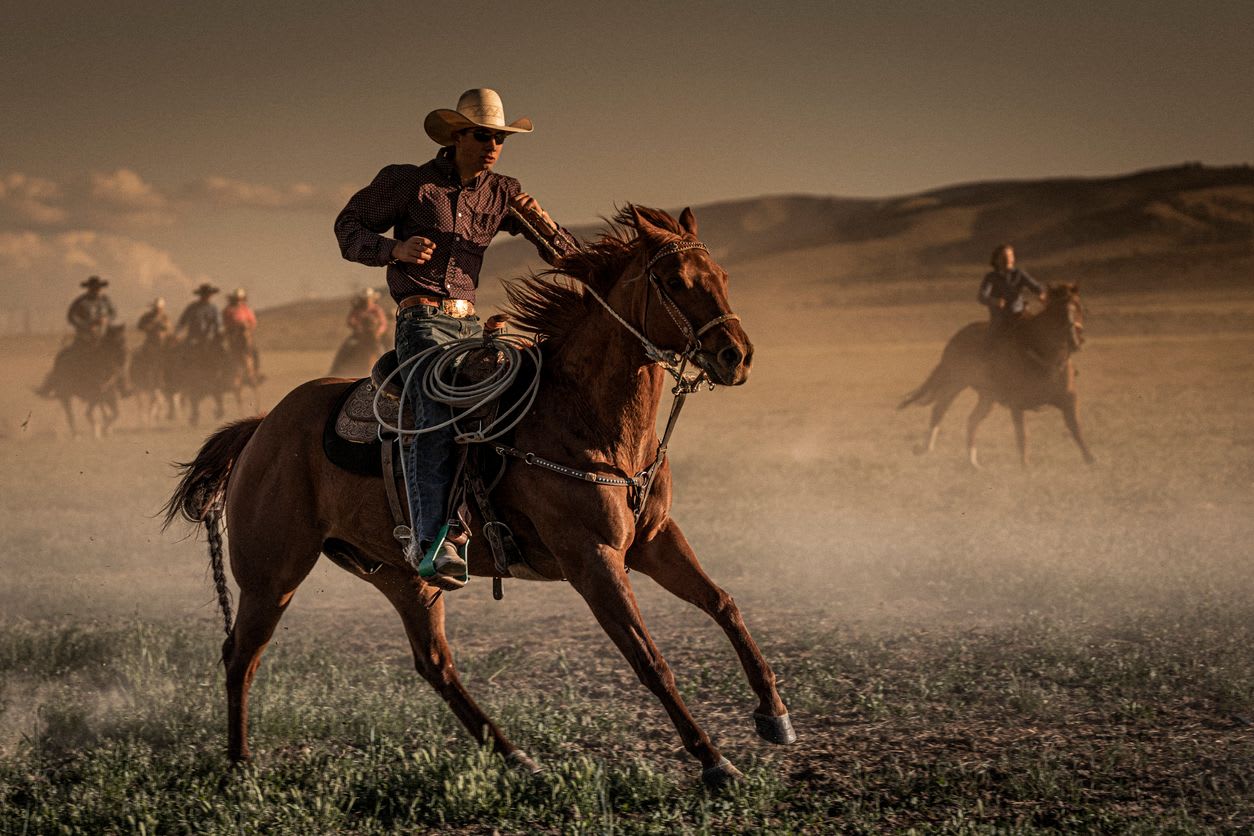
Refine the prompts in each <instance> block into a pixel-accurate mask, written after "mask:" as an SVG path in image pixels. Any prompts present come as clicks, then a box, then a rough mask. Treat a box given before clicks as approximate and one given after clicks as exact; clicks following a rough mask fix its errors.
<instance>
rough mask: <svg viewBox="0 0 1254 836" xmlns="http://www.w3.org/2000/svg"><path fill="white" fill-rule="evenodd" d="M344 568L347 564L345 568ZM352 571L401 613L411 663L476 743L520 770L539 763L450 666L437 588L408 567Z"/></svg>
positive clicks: (442, 611) (451, 656)
mask: <svg viewBox="0 0 1254 836" xmlns="http://www.w3.org/2000/svg"><path fill="white" fill-rule="evenodd" d="M346 568H347V567H346ZM350 571H353V572H354V574H356V575H357V576H358V577H361V578H364V579H365V580H367V581H369V582H370V583H371V584H372V585H373V586H374V587H375V588H376V589H378V590H379V591H380V592H382V593H383V595H384V596H385V597H386V598H387V599H388V601H389V602H391V604H392V606H393V607H394V608H395V609H396V612H397V613H398V614H399V615H400V617H401V624H402V625H404V627H405V635H406V636H407V637H408V638H409V646H410V649H411V650H412V651H413V655H414V667H416V668H417V670H418V673H419V674H421V675H422V677H423V679H425V680H427V682H428V683H430V685H431V687H432V688H434V689H435V691H436V693H438V694H439V695H440V697H441V698H443V700H444V701H445V702H446V703H447V704H448V706H449V708H450V709H452V711H453V714H454V715H455V716H456V717H457V719H458V720H460V721H461V723H462V725H463V726H465V727H466V729H467V730H468V731H469V732H470V734H471V736H473V737H474V738H475V740H476V741H478V742H479V743H481V744H486V745H488V746H491V747H492V748H493V750H495V751H496V752H498V753H499V754H500V755H501V756H502V757H504V758H505V760H506V761H507V762H508V763H510V764H511V765H513V766H515V767H517V768H519V769H522V770H524V771H526V772H533V773H534V772H538V771H540V767H539V766H537V765H536V763H535V762H534V761H533V760H531V758H530V757H528V756H527V753H526V752H524V751H522V750H521V749H518V748H516V747H515V746H514V744H513V743H511V742H510V741H509V740H508V739H507V738H506V737H505V735H504V734H502V733H501V730H500V729H499V728H497V726H496V724H495V723H493V722H492V720H491V719H489V718H488V715H487V714H485V713H484V712H483V709H481V708H480V707H479V706H478V704H477V703H475V701H474V699H472V698H471V696H470V694H469V693H467V692H466V689H465V687H464V686H463V685H462V683H461V679H460V678H459V677H458V675H457V669H456V668H455V667H454V665H453V653H452V651H451V650H450V649H449V646H448V641H447V639H445V637H444V601H443V598H442V597H441V596H440V592H439V590H437V589H435V588H434V587H432V586H429V585H428V584H426V583H423V582H422V581H421V580H420V579H419V577H418V576H417V575H416V574H414V573H413V572H409V571H406V570H403V569H399V568H397V567H394V566H391V565H388V564H383V565H382V566H381V567H379V569H378V570H376V571H375V572H374V573H373V574H369V575H365V574H362V573H360V572H357V571H354V570H351V569H350Z"/></svg>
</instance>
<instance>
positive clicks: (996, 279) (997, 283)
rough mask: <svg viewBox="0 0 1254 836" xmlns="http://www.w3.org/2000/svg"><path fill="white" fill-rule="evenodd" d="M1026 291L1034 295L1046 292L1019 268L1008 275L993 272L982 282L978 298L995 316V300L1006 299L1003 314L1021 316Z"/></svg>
mask: <svg viewBox="0 0 1254 836" xmlns="http://www.w3.org/2000/svg"><path fill="white" fill-rule="evenodd" d="M1025 290H1029V291H1031V292H1032V293H1034V294H1041V293H1044V292H1045V288H1043V287H1042V286H1041V283H1040V282H1038V281H1037V280H1036V279H1034V278H1032V277H1031V276H1029V275H1028V274H1027V273H1025V272H1024V271H1022V270H1020V269H1018V268H1017V267H1016V268H1015V269H1013V270H1011V271H1010V272H1008V273H1001V272H999V271H997V270H993V271H991V272H990V273H989V274H988V275H987V276H985V277H984V281H982V282H980V292H979V294H978V296H977V298H978V299H979V300H980V304H982V305H987V306H988V307H990V308H992V309H993V310H994V313H995V314H996V313H997V303H996V302H995V301H994V300H997V299H1004V300H1006V307H1005V308H1003V309H1002V310H1003V312H1005V313H1011V314H1019V313H1023V307H1024V304H1023V291H1025Z"/></svg>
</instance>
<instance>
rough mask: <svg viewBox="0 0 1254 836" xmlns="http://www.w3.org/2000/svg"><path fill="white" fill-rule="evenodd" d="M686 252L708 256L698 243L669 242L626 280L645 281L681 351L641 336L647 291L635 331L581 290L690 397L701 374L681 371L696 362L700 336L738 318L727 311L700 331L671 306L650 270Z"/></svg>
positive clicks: (596, 296)
mask: <svg viewBox="0 0 1254 836" xmlns="http://www.w3.org/2000/svg"><path fill="white" fill-rule="evenodd" d="M688 250H701V251H702V252H704V253H709V251H710V248H709V247H707V246H706V245H705V244H702V243H701V242H700V241H672V242H671V243H669V244H665V245H663V246H662V247H660V248H659V249H658V250H657V251H656V252H654V253H653V255H652V256H650V257H649V260H648V261H646V262H645V265H644V269H643V270H642V271H641V273H640V275H639V276H636V277H635V278H633V279H628V280H627V282H634V281H638V280H639V279H641V278H644V279H647V280H648V282H649V287H650V288H651V289H652V290H654V291H655V292H656V293H657V297H658V300H659V301H660V302H661V305H662V310H664V311H666V315H667V316H668V317H670V320H671V322H673V323H674V324H675V327H676V328H677V329H678V330H679V333H680V334H681V335H682V336H683V337H684V340H685V346H684V349H683V351H673V350H671V349H666V348H661V347H659V346H658V345H657V344H656V343H654V342H653V341H652V340H650V339H649V338H648V337H647V336H645V334H644V331H643V328H644V327H646V323H647V322H648V321H649V299H650V297H651V294H649V293H648V292H647V291H646V293H645V296H644V314H643V315H642V316H641V328H636V327H635V326H634V325H632V324H631V323H630V322H628V321H627V320H626V319H624V318H623V316H622V315H621V314H619V313H618V311H616V310H614V309H613V308H612V307H610V303H609V302H607V301H605V299H604V297H602V296H601V294H599V293H597V292H596V291H595V290H593V289H592V287H590V286H589V285H584V290H586V291H587V292H588V293H590V294H591V295H592V298H593V299H596V300H597V301H598V302H600V303H601V306H602V307H603V308H605V310H606V311H607V312H608V313H609V315H610V316H612V317H614V319H616V320H618V322H619V323H620V324H621V325H622V326H623V327H624V328H626V329H627V330H628V331H630V332H631V333H632V335H633V336H635V338H636V339H637V340H639V341H640V344H641V345H642V346H643V347H644V353H645V356H646V357H648V358H649V360H651V361H652V362H654V363H657V364H658V365H660V366H661V367H662V368H664V369H665V370H666V371H667V372H668V373H669V374H670V375H671V377H673V378H675V383H676V385H677V387H678V388H681V389H684V390H686V393H688V394H690V393H692V392H695V391H696V390H697V389H698V388H699V387H700V386H701V384H702V383H703V382H707V381H708V377H707V375H706V373H705V371H701V372H700V373H699V374H697V375H696V376H695V377H692V378H689V377H685V376H684V370H685V367H686V366H687V364H688V363H689V362H692V363H694V364H695V363H696V356H697V352H699V351H700V350H701V337H702V336H704V335H705V333H706V332H707V331H709V330H710V329H712V328H716V327H718V326H719V325H722V324H723V323H724V322H739V321H740V317H739V315H737V314H734V313H732V312H730V311H729V312H727V313H725V314H721V315H719V316H716V317H714V318H713V319H711V320H710V321H709V322H707V323H705V324H704V325H702V326H701V327H700V328H694V327H693V325H692V322H691V320H689V319H688V317H687V316H686V315H685V314H684V312H683V310H682V309H681V308H680V307H679V305H678V304H676V303H675V300H674V299H672V298H671V295H670V294H669V293H667V292H666V289H665V288H663V287H662V282H661V280H660V279H659V278H658V277H657V273H655V272H654V271H653V268H654V267H655V266H656V265H657V263H658V262H659V261H661V260H662V259H664V258H667V257H668V256H672V255H678V254H679V253H682V252H686V251H688ZM709 386H710V388H711V389H713V388H714V384H713V382H709Z"/></svg>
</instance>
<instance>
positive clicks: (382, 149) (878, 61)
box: [0, 0, 1254, 327]
mask: <svg viewBox="0 0 1254 836" xmlns="http://www.w3.org/2000/svg"><path fill="white" fill-rule="evenodd" d="M315 6H317V8H315ZM1251 44H1254V3H1250V2H1248V0H1245V2H1212V3H1196V2H1191V3H1184V2H1128V3H1092V2H1083V3H1081V2H1074V3H1073V2H1051V3H1048V4H1042V3H1010V4H993V3H987V2H982V3H925V2H914V3H894V2H876V3H869V2H868V3H835V2H832V3H788V4H784V3H769V4H768V3H761V2H758V3H744V2H726V3H685V4H672V3H614V4H598V3H594V2H581V3H545V4H528V3H521V2H518V3H499V4H498V3H490V2H489V3H484V2H479V3H448V4H442V5H435V4H428V3H403V2H392V3H386V4H374V3H363V2H356V3H344V4H342V5H333V4H328V3H322V4H315V3H308V2H301V3H297V2H267V3H264V4H253V3H248V4H245V3H238V4H231V3H212V4H201V5H200V6H198V7H191V6H185V4H174V3H166V2H161V3H108V2H105V3H91V4H87V3H81V4H80V3H58V2H42V3H29V4H20V6H18V7H17V8H16V9H15V10H9V11H6V14H5V22H4V26H3V28H2V29H0V79H3V84H2V85H0V113H3V125H4V127H3V130H0V280H2V281H3V283H4V285H5V286H6V287H11V288H13V289H14V291H15V292H14V293H11V294H10V295H9V301H10V304H15V305H18V306H25V305H42V304H45V303H44V301H43V300H50V301H49V302H48V303H47V304H50V305H51V307H53V308H58V309H60V308H63V306H64V302H65V301H66V300H68V298H69V297H70V296H71V295H72V294H73V293H74V292H75V291H76V290H77V282H78V281H80V280H81V279H82V278H84V277H85V276H86V274H87V273H89V272H93V271H98V272H101V273H102V274H104V275H106V278H110V279H111V280H112V281H113V287H112V288H111V290H115V291H116V292H115V294H114V295H115V298H118V299H119V300H120V301H123V302H124V303H125V305H126V306H127V308H128V310H127V311H126V313H127V317H128V319H133V318H134V313H135V311H134V310H131V309H132V308H134V307H135V306H136V305H138V304H139V303H140V302H141V301H142V300H143V299H145V298H147V297H149V296H151V295H153V294H155V293H156V292H162V293H168V294H170V295H171V296H172V298H173V300H174V301H175V303H176V304H179V305H181V303H182V301H184V300H185V299H186V298H189V288H190V286H191V284H192V283H194V282H196V281H199V280H200V279H201V278H208V279H210V280H213V281H215V282H216V283H218V284H219V285H221V286H223V287H231V286H235V285H237V284H243V285H246V286H248V287H249V289H250V291H251V292H252V295H253V297H254V298H255V300H256V301H258V302H259V303H260V304H262V305H265V304H272V303H275V302H278V301H282V300H284V299H287V298H291V297H292V296H294V295H305V294H313V295H325V294H333V293H334V294H338V293H344V292H346V291H347V290H349V289H350V288H354V287H360V286H363V285H365V284H367V283H370V282H375V283H379V282H381V281H382V275H381V271H374V272H372V271H370V270H368V269H367V268H364V267H357V266H354V265H351V264H348V263H347V262H343V261H341V260H340V259H339V254H338V250H337V249H336V246H335V242H334V238H333V236H332V234H331V223H332V221H333V219H334V216H335V213H336V211H337V210H338V208H339V207H340V206H341V205H342V202H343V199H344V197H345V196H346V194H347V193H348V192H350V191H351V190H353V189H355V188H357V187H360V186H362V185H365V184H366V183H367V182H368V181H369V180H370V178H371V177H372V176H373V175H374V173H375V172H376V171H377V170H378V169H379V168H380V167H381V166H383V165H385V164H387V163H392V162H416V163H420V162H423V161H425V160H427V159H429V158H430V156H431V155H432V154H433V152H434V151H435V146H434V144H433V143H431V142H430V141H429V140H428V139H427V138H426V136H425V135H424V134H423V132H422V128H421V122H422V118H423V116H424V115H425V114H426V113H427V111H429V110H431V109H433V108H436V107H453V106H454V104H455V102H456V100H457V96H458V94H459V93H461V91H462V90H464V89H466V88H469V87H476V86H490V87H494V88H496V89H497V90H499V91H500V92H501V94H502V96H503V98H504V102H505V107H506V114H507V118H509V119H514V118H516V117H518V116H522V115H526V116H530V117H531V118H532V119H533V120H534V121H535V123H536V126H537V127H536V131H535V133H533V134H531V135H529V136H525V137H515V138H512V139H511V140H510V141H509V142H508V143H507V145H506V147H505V150H504V154H503V155H502V159H501V163H500V164H499V166H498V170H500V171H502V172H505V173H507V174H511V175H513V176H516V177H518V178H519V179H521V180H522V182H523V185H524V188H526V189H527V190H528V191H530V192H531V193H533V194H534V195H536V196H537V197H538V198H539V199H540V200H541V202H542V203H544V205H545V206H546V208H548V209H549V210H550V212H551V213H552V214H553V215H554V216H555V217H557V218H558V219H559V220H562V221H564V222H567V223H571V224H575V223H582V222H586V221H589V220H592V219H594V218H596V217H597V216H599V215H602V214H606V213H608V212H610V211H611V210H612V208H613V206H614V204H616V203H622V202H625V201H635V202H640V203H646V204H654V205H661V206H667V207H676V206H682V205H684V204H700V203H705V202H710V201H715V200H722V199H728V198H737V197H750V196H756V195H760V194H767V193H795V192H805V193H817V194H836V195H849V196H853V195H861V196H866V195H888V194H902V193H908V192H914V191H918V190H922V189H926V188H930V187H934V186H940V185H945V184H950V183H955V182H961V181H968V180H983V179H1001V178H1031V177H1039V176H1048V175H1072V174H1079V175H1094V174H1113V173H1118V172H1123V171H1129V170H1133V169H1139V168H1147V167H1152V166H1159V165H1170V164H1175V163H1179V162H1183V161H1187V160H1200V161H1203V162H1206V163H1210V164H1225V163H1239V162H1249V161H1252V160H1254V49H1252V48H1251ZM3 326H4V323H3V322H0V327H3Z"/></svg>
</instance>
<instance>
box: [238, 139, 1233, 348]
mask: <svg viewBox="0 0 1254 836" xmlns="http://www.w3.org/2000/svg"><path fill="white" fill-rule="evenodd" d="M681 208H682V207H669V210H670V211H673V212H674V213H675V214H677V213H678V211H679V210H680V209H681ZM694 212H695V213H696V216H697V220H698V224H699V226H700V235H701V238H702V240H703V241H705V243H706V244H707V245H709V247H710V249H711V252H712V253H713V254H714V256H715V257H716V258H717V259H718V260H719V262H720V263H721V264H722V265H723V266H724V267H725V268H727V269H728V270H729V272H731V273H732V274H733V276H734V277H735V281H736V287H737V290H736V293H737V295H738V296H741V295H743V294H746V293H751V292H753V290H754V287H755V286H756V287H758V288H759V289H760V290H762V291H764V292H765V291H766V289H767V288H774V289H776V290H778V289H779V288H781V287H800V286H802V285H805V286H809V287H816V286H823V287H831V288H840V287H842V286H846V285H850V284H856V285H858V286H859V287H861V288H862V290H863V292H862V294H861V296H862V298H864V299H866V298H870V299H874V292H875V287H876V286H877V284H880V283H885V282H892V281H902V280H916V281H934V282H936V283H937V288H938V291H939V290H941V289H942V288H944V287H947V286H949V285H952V286H954V287H959V286H961V287H965V283H970V282H972V281H978V278H979V275H980V274H981V273H982V271H983V270H985V269H986V267H985V265H986V263H987V259H988V254H989V252H990V251H991V249H992V248H993V247H994V246H995V245H997V244H999V243H1003V242H1009V243H1013V244H1014V245H1015V247H1016V250H1017V251H1018V253H1019V256H1020V261H1021V262H1022V263H1023V264H1024V266H1025V267H1027V268H1028V269H1029V270H1030V271H1031V272H1033V273H1035V274H1037V275H1038V277H1042V278H1045V279H1046V280H1064V279H1067V280H1071V279H1080V280H1083V281H1084V282H1085V283H1086V286H1087V287H1089V288H1092V289H1096V290H1098V291H1103V292H1110V291H1119V292H1124V291H1136V290H1143V289H1156V288H1163V287H1171V286H1175V285H1181V284H1185V283H1187V284H1188V285H1190V286H1212V287H1216V286H1218V287H1242V288H1254V168H1251V167H1250V166H1249V165H1240V166H1225V167H1214V166H1204V165H1201V164H1197V163H1191V164H1186V165H1180V166H1173V167H1170V168H1161V169H1152V170H1147V171H1139V172H1134V173H1131V174H1126V175H1121V176H1117V177H1085V178H1056V179H1044V180H1003V181H989V182H979V183H968V184H960V185H955V186H947V187H943V188H939V189H933V190H930V191H926V192H921V193H919V194H914V195H904V196H900V197H891V198H841V197H822V196H814V195H778V196H767V197H759V198H752V199H746V200H735V201H726V202H720V203H714V204H709V205H706V206H697V207H694ZM571 231H572V232H573V233H574V234H575V235H576V236H577V237H579V238H581V239H590V238H593V237H595V236H596V235H597V234H599V232H600V231H601V228H600V227H597V226H585V227H576V228H573V229H572V230H571ZM544 267H545V265H544V264H543V263H542V262H541V261H540V260H539V258H537V257H536V254H535V251H534V249H533V248H532V247H531V245H530V244H529V243H527V242H526V241H523V240H521V239H507V238H502V239H498V241H497V243H495V244H493V246H492V247H491V248H489V250H488V253H487V258H486V259H485V264H484V271H483V276H482V283H481V285H482V290H481V297H482V300H483V302H484V304H485V306H495V305H498V304H499V303H500V301H501V300H502V298H503V294H502V292H501V290H500V286H501V283H500V279H506V278H511V277H516V276H521V275H526V274H527V273H528V272H529V271H532V270H540V269H543V268H544ZM962 292H964V293H965V291H962ZM972 292H973V291H972ZM324 307H325V310H326V313H325V314H322V315H318V316H316V317H315V318H316V319H317V320H318V322H319V323H321V324H324V325H325V326H326V327H331V328H332V332H333V333H334V332H337V331H338V330H339V327H340V326H339V325H338V322H340V321H342V317H343V311H344V310H345V307H346V302H345V301H343V300H339V301H317V302H314V301H306V302H301V303H297V304H295V305H292V306H282V307H279V308H271V309H268V310H267V311H264V312H263V320H264V322H265V325H266V328H267V329H270V328H274V329H276V330H278V331H282V332H285V333H292V332H294V331H295V330H296V329H289V328H287V327H283V326H281V325H280V320H283V319H284V318H291V317H298V318H300V319H302V320H303V321H304V322H305V328H304V329H301V330H307V329H308V324H309V323H308V319H307V317H309V316H311V315H313V314H314V313H315V311H320V310H322V309H323V308H324ZM332 314H333V315H332ZM313 330H314V332H315V333H316V332H319V331H321V330H322V329H321V328H318V329H313ZM324 339H325V337H324Z"/></svg>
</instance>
